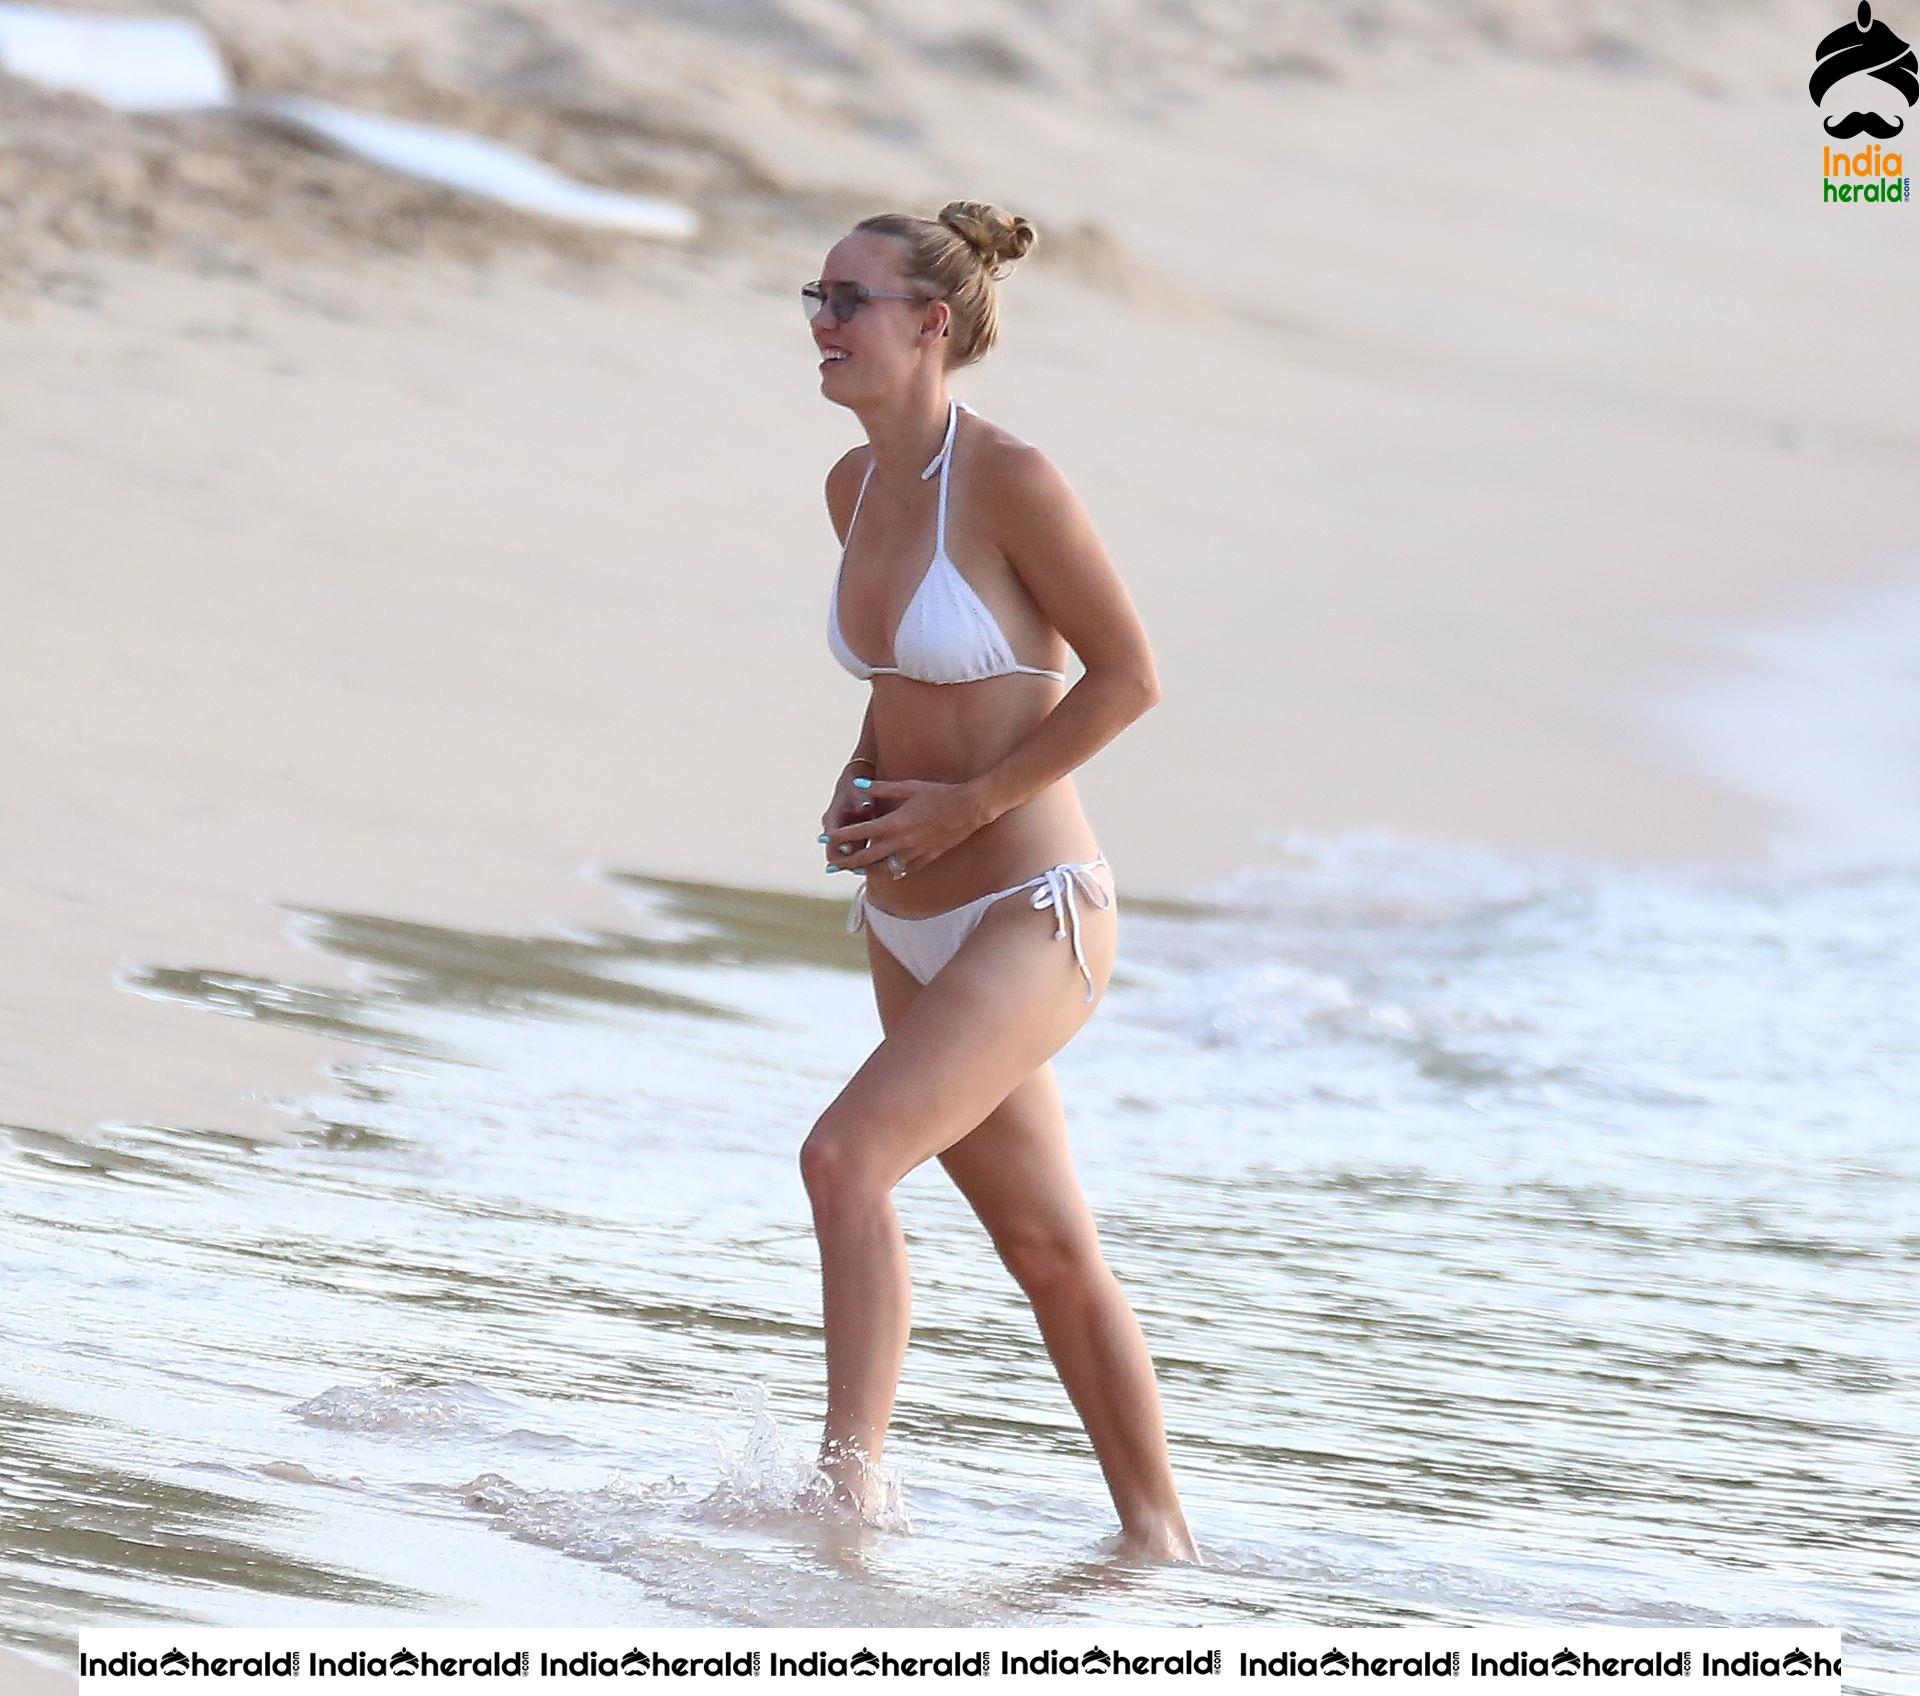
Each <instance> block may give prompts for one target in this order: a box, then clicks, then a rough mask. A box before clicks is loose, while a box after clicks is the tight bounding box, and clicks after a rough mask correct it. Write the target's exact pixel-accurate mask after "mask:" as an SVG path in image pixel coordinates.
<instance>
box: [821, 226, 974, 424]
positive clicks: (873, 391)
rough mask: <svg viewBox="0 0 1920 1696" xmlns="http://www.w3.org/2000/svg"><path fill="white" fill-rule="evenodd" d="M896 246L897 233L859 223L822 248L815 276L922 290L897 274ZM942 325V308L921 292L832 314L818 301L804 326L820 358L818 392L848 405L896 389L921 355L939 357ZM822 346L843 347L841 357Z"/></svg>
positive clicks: (883, 288) (879, 288) (896, 290)
mask: <svg viewBox="0 0 1920 1696" xmlns="http://www.w3.org/2000/svg"><path fill="white" fill-rule="evenodd" d="M900 254H901V246H900V242H899V240H898V239H897V238H896V237H894V236H881V235H875V234H873V233H872V232H871V231H866V230H858V231H855V232H854V233H853V234H852V235H850V236H846V237H844V238H843V239H842V240H841V241H840V242H839V243H838V244H837V245H836V246H835V247H834V248H833V250H832V251H831V252H830V253H829V254H828V255H827V257H826V262H825V263H824V264H823V265H822V266H821V268H820V280H821V281H822V282H823V283H832V282H848V283H859V284H861V285H863V286H864V287H866V288H868V289H871V290H873V291H874V292H875V293H876V294H883V295H895V294H914V295H922V296H924V295H925V294H926V290H925V289H924V288H922V287H920V286H919V285H918V284H915V283H909V282H908V281H907V280H906V279H905V278H904V277H902V276H901V274H900ZM945 326H946V317H945V312H944V309H942V310H940V311H935V310H933V309H932V308H930V306H929V305H928V304H927V303H926V302H925V301H924V300H867V301H863V302H861V304H860V305H859V306H858V307H856V308H855V309H854V313H853V316H852V317H850V318H847V319H845V320H843V321H839V322H836V321H835V319H834V317H833V314H832V312H831V311H830V310H829V309H828V308H827V307H826V306H824V305H822V306H820V307H818V308H817V309H816V310H815V312H814V315H813V317H812V319H811V320H810V321H809V328H810V329H811V330H812V332H813V341H814V346H815V347H816V348H817V349H818V351H819V353H820V355H821V357H822V360H823V363H822V365H821V366H820V387H821V392H822V393H823V394H826V395H828V396H830V397H831V398H833V399H834V400H837V401H839V402H841V404H843V405H852V404H853V403H854V402H856V401H858V400H864V399H869V398H873V397H877V396H881V395H887V394H892V393H894V392H896V391H898V390H899V389H900V388H902V387H904V386H905V384H906V382H907V380H908V378H909V377H910V376H911V375H912V373H913V370H914V368H915V367H916V366H917V365H918V364H919V363H920V361H921V360H923V359H926V358H929V357H934V358H937V357H938V355H937V353H935V352H934V350H935V349H937V348H938V347H939V345H940V337H941V332H942V330H943V329H944V328H945ZM829 348H835V349H841V350H844V352H845V355H846V357H845V358H831V357H829V356H828V351H827V350H828V349H829Z"/></svg>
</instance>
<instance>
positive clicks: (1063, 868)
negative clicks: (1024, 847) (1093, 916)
mask: <svg viewBox="0 0 1920 1696" xmlns="http://www.w3.org/2000/svg"><path fill="white" fill-rule="evenodd" d="M1101 863H1102V862H1101V861H1098V860H1089V861H1087V862H1086V863H1085V864H1084V865H1083V864H1080V863H1079V862H1074V861H1070V862H1068V863H1067V864H1065V865H1060V866H1049V867H1048V868H1047V869H1046V870H1045V871H1044V872H1042V873H1041V874H1040V877H1039V880H1038V881H1039V885H1040V887H1039V888H1038V889H1036V890H1035V891H1034V892H1033V903H1032V904H1033V906H1034V907H1035V908H1036V909H1044V908H1047V907H1051V908H1052V909H1053V910H1054V927H1053V936H1054V940H1055V941H1056V942H1057V941H1059V939H1060V938H1061V937H1063V936H1066V935H1069V934H1071V935H1072V937H1073V957H1074V959H1075V960H1076V961H1078V962H1079V966H1080V975H1081V976H1082V977H1084V978H1085V979H1086V980H1087V993H1086V994H1085V996H1083V997H1082V999H1083V1000H1085V1001H1091V1000H1092V999H1093V973H1092V972H1090V971H1088V969H1087V957H1086V954H1085V953H1084V952H1083V951H1082V950H1081V947H1080V908H1079V906H1078V904H1077V902H1076V900H1075V896H1074V886H1075V884H1078V885H1079V886H1080V888H1081V890H1082V891H1083V892H1084V893H1085V895H1086V897H1087V899H1088V900H1089V901H1091V902H1092V903H1093V904H1094V905H1095V906H1096V907H1110V906H1112V905H1113V898H1112V897H1111V896H1110V895H1108V894H1107V891H1106V886H1105V885H1104V884H1102V883H1101V881H1100V880H1099V879H1098V878H1097V877H1095V876H1094V875H1093V868H1094V867H1095V866H1096V865H1099V864H1101Z"/></svg>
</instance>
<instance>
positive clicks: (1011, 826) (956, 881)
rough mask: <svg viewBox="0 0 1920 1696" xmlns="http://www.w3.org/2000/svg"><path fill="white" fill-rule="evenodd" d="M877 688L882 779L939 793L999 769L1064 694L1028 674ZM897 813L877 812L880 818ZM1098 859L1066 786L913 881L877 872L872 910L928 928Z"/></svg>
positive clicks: (878, 867) (985, 830) (1008, 815)
mask: <svg viewBox="0 0 1920 1696" xmlns="http://www.w3.org/2000/svg"><path fill="white" fill-rule="evenodd" d="M871 688H872V689H873V691H874V695H873V732H874V741H875V744H876V751H875V762H876V764H877V765H878V767H879V770H878V771H877V772H876V773H875V775H876V776H878V777H882V778H922V779H927V780H930V781H932V782H935V783H964V782H966V781H967V780H968V779H969V778H973V777H977V776H979V775H980V773H981V772H983V771H986V770H987V769H989V768H990V767H992V766H994V765H997V764H998V763H999V762H1000V760H1001V759H1002V757H1003V756H1005V755H1006V754H1007V753H1008V752H1009V751H1011V750H1012V749H1013V748H1015V747H1017V746H1018V745H1019V744H1020V743H1021V742H1023V741H1024V740H1025V739H1026V737H1027V736H1028V734H1029V733H1030V732H1031V731H1032V730H1033V729H1034V727H1035V726H1036V725H1038V724H1039V723H1040V722H1041V720H1042V719H1044V718H1045V717H1046V716H1047V714H1048V713H1050V712H1052V711H1053V708H1054V705H1055V703H1056V702H1058V701H1059V699H1060V696H1061V695H1062V694H1063V693H1064V687H1063V685H1061V684H1059V683H1056V682H1055V681H1054V680H1053V679H1052V678H1051V677H1037V676H1034V675H1033V674H1031V673H1029V672H1014V673H1011V674H1010V675H1008V676H1005V677H983V678H981V679H980V680H979V681H978V682H976V683H922V682H919V681H918V680H917V679H914V678H911V677H894V676H891V675H882V676H879V677H876V678H874V679H873V681H872V684H871ZM899 804H900V803H899V802H889V801H880V802H876V803H875V806H874V811H875V812H876V813H881V814H884V813H887V812H891V811H892V810H893V808H894V807H895V806H897V805H899ZM1099 851H1100V848H1099V844H1098V843H1097V842H1096V841H1095V839H1094V835H1093V831H1092V829H1091V827H1090V826H1089V825H1088V823H1087V816H1086V814H1085V813H1084V812H1082V811H1081V808H1080V796H1079V793H1078V791H1077V790H1076V789H1075V788H1074V785H1073V779H1072V778H1071V777H1063V778H1061V779H1059V780H1058V781H1057V782H1055V783H1052V784H1049V785H1048V786H1047V787H1046V788H1045V789H1043V790H1041V792H1040V793H1039V794H1038V795H1035V796H1034V797H1033V798H1032V799H1031V800H1028V801H1024V802H1022V803H1021V804H1020V805H1019V806H1017V807H1010V808H1009V809H1008V810H1007V811H1006V812H1004V813H1002V814H1001V815H1000V816H999V817H998V818H997V819H994V820H992V821H991V822H990V823H988V824H985V825H982V826H981V827H980V829H978V830H976V831H975V832H974V833H973V834H972V835H971V836H969V837H967V838H966V839H965V840H964V841H961V842H957V843H955V844H954V846H953V847H951V848H949V849H948V850H947V851H946V852H945V853H944V854H942V855H940V856H939V857H938V858H937V859H934V860H930V861H929V862H928V863H927V864H926V865H924V866H918V867H916V868H915V869H914V870H912V871H910V872H908V873H907V875H906V876H905V877H895V876H894V875H893V873H892V871H891V870H890V869H889V868H888V866H887V864H886V862H885V861H884V860H882V861H879V862H877V863H876V864H875V865H873V866H871V867H869V868H868V869H867V872H866V874H865V875H866V878H867V901H868V904H869V905H871V906H875V907H878V908H879V909H880V910H881V911H882V912H885V913H892V914H895V915H896V916H898V917H900V918H907V919H918V918H925V917H926V916H927V915H928V914H929V913H944V912H945V911H946V910H947V909H948V908H949V907H958V906H959V905H960V904H961V903H962V902H966V901H971V900H973V899H974V898H975V897H976V896H980V895H985V894H987V893H988V891H990V890H995V889H1005V888H1007V887H1009V886H1010V885H1012V884H1016V883H1025V882H1026V881H1027V879H1028V878H1030V877H1036V876H1038V875H1039V874H1040V873H1041V872H1043V871H1045V870H1046V869H1047V868H1048V867H1049V866H1055V865H1058V864H1060V863H1061V862H1062V861H1063V860H1090V859H1092V858H1093V857H1094V855H1095V854H1097V853H1099ZM854 875H855V876H856V877H858V876H859V875H861V874H860V873H858V872H856V873H855V874H854Z"/></svg>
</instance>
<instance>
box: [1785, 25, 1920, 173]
mask: <svg viewBox="0 0 1920 1696" xmlns="http://www.w3.org/2000/svg"><path fill="white" fill-rule="evenodd" d="M1815 57H1816V59H1817V60H1818V61H1819V62H1818V64H1816V65H1815V66H1814V71H1813V81H1812V82H1810V83H1808V84H1807V92H1808V93H1810V94H1811V95H1812V96H1813V103H1814V104H1815V105H1816V106H1819V105H1821V104H1823V103H1824V102H1825V100H1826V98H1827V94H1828V92H1829V91H1830V90H1831V89H1832V88H1833V87H1834V86H1835V85H1836V84H1838V83H1842V82H1845V81H1846V80H1847V79H1848V78H1850V77H1856V76H1865V77H1871V78H1873V79H1874V81H1876V82H1883V83H1885V84H1886V85H1887V86H1888V87H1889V88H1891V89H1893V90H1894V91H1895V92H1896V93H1898V94H1900V95H1901V96H1903V97H1904V98H1905V100H1906V102H1907V104H1908V105H1909V106H1911V105H1913V104H1914V102H1915V101H1920V59H1916V58H1915V57H1914V53H1913V49H1912V48H1911V47H1910V46H1908V44H1907V43H1906V42H1904V41H1902V40H1901V39H1900V38H1899V36H1897V35H1895V34H1894V33H1893V31H1892V30H1890V29H1888V28H1887V26H1886V25H1885V24H1883V23H1879V22H1877V21H1876V20H1875V18H1874V15H1873V7H1872V6H1870V5H1869V4H1868V3H1867V0H1860V11H1859V21H1858V22H1857V23H1852V24H1843V25H1842V26H1841V27H1840V28H1839V29H1837V30H1835V31H1834V32H1833V34H1831V35H1830V36H1828V37H1827V38H1826V40H1824V41H1823V42H1821V43H1820V46H1819V49H1818V51H1817V52H1816V54H1815ZM1845 92H1847V91H1845V90H1843V91H1842V93H1843V94H1844V93H1845ZM1853 95H1854V103H1855V104H1856V105H1858V103H1859V102H1860V100H1861V97H1862V91H1861V90H1860V89H1859V87H1858V85H1856V87H1855V89H1854V91H1853ZM1824 127H1825V129H1826V132H1827V134H1828V135H1830V136H1833V137H1835V138H1836V139H1838V140H1840V141H1845V140H1847V139H1848V138H1849V137H1851V136H1856V135H1871V136H1878V137H1879V138H1880V139H1881V140H1882V141H1891V140H1892V139H1893V138H1894V137H1895V136H1897V135H1898V134H1899V133H1900V132H1901V131H1902V130H1903V129H1905V128H1906V127H1907V121H1906V119H1904V118H1885V117H1882V116H1881V115H1880V114H1879V113H1878V112H1862V111H1858V110H1855V111H1850V112H1848V113H1846V114H1845V115H1844V116H1841V117H1832V118H1829V119H1827V121H1826V124H1825V126H1824Z"/></svg>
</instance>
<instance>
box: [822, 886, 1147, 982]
mask: <svg viewBox="0 0 1920 1696" xmlns="http://www.w3.org/2000/svg"><path fill="white" fill-rule="evenodd" d="M1095 866H1107V857H1106V855H1104V854H1096V855H1095V856H1094V857H1093V858H1092V859H1091V860H1063V861H1061V862H1060V864H1059V865H1057V866H1049V867H1047V869H1046V870H1045V871H1043V872H1042V873H1040V875H1039V876H1038V877H1030V878H1028V879H1027V881H1026V882H1025V883H1016V884H1013V885H1011V886H1010V887H1008V888H1006V889H995V890H993V891H991V892H989V893H988V894H986V895H979V896H975V897H974V899H973V900H971V901H968V902H965V903H963V904H962V905H961V906H958V907H949V908H948V909H947V910H946V911H945V912H944V913H924V914H922V915H921V916H920V917H919V918H917V919H909V918H904V917H902V916H901V915H900V914H898V913H889V912H885V911H883V910H882V909H881V908H879V907H876V906H874V905H872V903H870V902H869V901H868V900H867V881H866V879H865V878H861V879H860V887H859V888H858V889H856V890H855V891H854V892H853V904H852V905H851V906H850V907H849V908H848V909H847V932H848V934H849V935H851V934H852V933H853V932H855V931H857V930H858V929H859V928H860V925H861V922H862V920H864V921H865V922H866V924H867V926H868V928H870V929H871V930H872V932H873V934H874V935H875V936H877V937H878V938H879V939H880V941H881V944H882V946H884V947H885V949H886V950H887V952H888V953H889V954H891V955H892V956H893V957H894V958H895V959H896V960H898V961H899V962H900V964H901V965H903V966H905V967H906V968H907V970H908V971H910V972H911V973H913V975H914V976H915V977H916V978H917V979H918V980H919V981H920V982H921V983H929V982H931V981H932V979H933V975H934V973H936V972H937V971H939V970H940V968H941V967H942V966H944V965H945V964H946V963H947V962H948V961H949V960H951V959H952V958H953V957H954V955H955V954H956V953H958V952H959V949H960V944H961V943H963V942H965V941H966V940H967V938H968V937H969V936H971V935H972V934H973V927H974V926H975V925H977V924H978V923H979V922H980V920H981V919H982V918H983V917H984V916H985V914H986V911H987V909H988V908H989V907H991V906H992V905H993V904H994V902H996V901H998V900H999V899H1000V898H1001V897H1002V896H1006V895H1018V894H1019V893H1020V892H1021V890H1023V889H1031V890H1032V891H1033V899H1032V905H1033V906H1034V907H1036V908H1045V907H1051V908H1052V909H1053V910H1054V913H1055V924H1054V932H1053V934H1054V938H1055V940H1058V939H1059V938H1061V937H1068V936H1070V937H1071V938H1072V941H1073V957H1074V959H1075V960H1077V961H1078V962H1079V964H1080V972H1081V975H1082V976H1083V977H1085V978H1086V980H1087V993H1086V995H1085V996H1084V997H1083V998H1082V999H1084V1000H1087V1001H1091V1000H1092V999H1093V973H1092V972H1090V971H1088V969H1087V957H1086V955H1085V954H1084V953H1083V952H1082V951H1081V948H1080V908H1079V906H1078V905H1077V903H1076V890H1078V892H1079V893H1081V894H1084V895H1085V896H1086V897H1087V899H1088V900H1089V901H1091V902H1092V903H1093V904H1094V905H1095V906H1096V907H1110V906H1112V905H1113V894H1112V892H1111V890H1110V889H1109V888H1107V887H1106V886H1105V885H1103V884H1102V883H1101V882H1100V880H1099V879H1098V878H1097V877H1095V876H1094V873H1093V868H1094V867H1095ZM854 875H855V876H856V877H858V876H859V874H858V873H857V872H856V873H855V874H854ZM1107 879H1108V882H1109V883H1111V882H1112V879H1113V868H1112V867H1111V866H1107Z"/></svg>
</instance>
